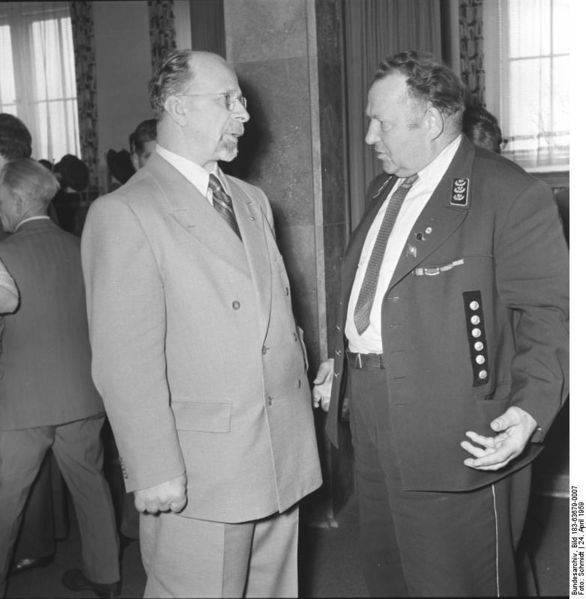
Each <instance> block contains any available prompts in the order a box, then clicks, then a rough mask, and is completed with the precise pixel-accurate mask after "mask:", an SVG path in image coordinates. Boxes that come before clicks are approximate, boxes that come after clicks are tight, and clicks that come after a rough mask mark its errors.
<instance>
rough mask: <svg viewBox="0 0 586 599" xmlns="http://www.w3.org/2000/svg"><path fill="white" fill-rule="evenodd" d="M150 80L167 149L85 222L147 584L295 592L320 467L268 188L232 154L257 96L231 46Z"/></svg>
mask: <svg viewBox="0 0 586 599" xmlns="http://www.w3.org/2000/svg"><path fill="white" fill-rule="evenodd" d="M150 93H151V104H152V106H153V108H154V110H155V113H156V115H157V117H158V124H157V139H158V143H157V147H156V152H155V153H154V154H153V155H152V156H151V157H150V159H149V161H148V162H147V164H146V166H144V168H142V169H141V170H140V171H138V172H137V173H136V175H134V176H133V177H132V179H131V180H130V181H128V183H127V184H126V185H124V186H123V187H121V188H120V189H117V190H116V191H115V192H114V193H111V194H109V195H107V196H104V197H102V198H100V199H99V200H97V201H96V202H95V203H94V204H93V205H92V208H91V209H90V212H89V215H88V218H87V221H86V225H85V229H84V233H83V237H82V261H83V267H84V275H85V280H86V288H87V297H88V311H89V322H90V339H91V344H92V353H93V375H94V380H95V382H96V385H97V387H98V390H99V391H100V393H101V394H102V396H103V397H104V402H105V405H106V411H107V413H108V417H109V420H110V423H111V425H112V430H113V432H114V436H115V439H116V443H117V446H118V449H119V452H120V456H121V460H122V462H123V473H124V476H125V479H126V487H127V489H128V490H129V491H134V492H135V505H136V508H137V509H138V510H139V511H141V512H143V513H142V514H141V522H140V544H141V551H142V557H143V563H144V566H145V569H146V572H147V584H146V589H145V596H147V597H221V596H223V597H243V596H250V597H253V596H254V597H283V596H295V595H296V594H297V534H298V502H299V500H300V499H301V498H302V497H304V496H305V495H307V494H308V493H311V492H312V491H313V490H315V489H316V488H318V487H319V486H320V484H321V474H320V468H319V463H318V455H317V449H316V440H315V431H314V423H313V416H312V413H311V398H310V394H309V386H308V382H307V379H306V364H305V359H304V347H303V342H302V339H301V336H300V331H299V330H298V328H297V326H296V324H295V321H294V319H293V314H292V311H291V289H290V285H289V281H288V279H287V274H286V272H285V268H284V265H283V260H282V258H281V255H280V253H279V250H278V248H277V245H276V243H275V238H274V233H273V223H272V216H271V210H270V206H269V203H268V201H267V198H266V196H265V195H264V194H263V192H262V191H261V190H260V189H258V188H256V187H253V186H252V185H249V184H247V183H244V182H243V181H240V180H238V179H235V178H233V177H228V176H225V175H224V174H223V173H222V171H221V170H220V169H219V167H218V164H217V163H218V161H220V160H224V161H230V160H232V159H233V158H234V157H235V156H236V153H237V143H238V137H239V136H240V135H242V133H243V132H244V124H245V123H246V121H248V119H249V115H248V112H247V111H246V100H245V98H243V97H242V95H241V92H240V88H239V85H238V80H237V78H236V75H235V73H234V71H233V70H232V68H231V67H230V66H229V65H228V64H227V63H226V62H225V60H224V59H223V58H221V57H219V56H217V55H215V54H209V53H203V52H193V51H190V50H182V51H176V52H173V53H171V54H170V55H169V56H168V57H167V58H166V59H165V60H164V61H163V62H162V64H161V66H160V68H159V70H158V72H157V73H156V74H155V75H154V77H153V80H152V81H151V84H150Z"/></svg>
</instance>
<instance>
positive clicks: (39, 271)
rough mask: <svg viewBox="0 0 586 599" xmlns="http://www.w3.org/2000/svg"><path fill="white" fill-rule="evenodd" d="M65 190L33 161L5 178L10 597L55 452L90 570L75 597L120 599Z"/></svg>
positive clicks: (0, 569) (1, 371)
mask: <svg viewBox="0 0 586 599" xmlns="http://www.w3.org/2000/svg"><path fill="white" fill-rule="evenodd" d="M57 188H58V182H57V180H56V179H55V177H54V175H53V174H52V173H50V172H49V171H48V170H47V169H46V168H45V167H43V166H41V165H40V164H38V163H37V162H35V161H34V160H31V159H19V160H12V161H10V162H8V163H6V164H5V165H4V167H3V168H2V170H1V171H0V219H1V220H2V224H3V226H4V228H5V230H6V231H8V232H11V233H12V235H10V236H9V237H7V238H6V239H5V240H4V241H2V242H1V243H0V259H1V260H2V261H3V262H4V264H5V265H6V268H7V270H8V272H9V273H10V274H11V275H12V277H13V278H14V280H15V281H16V285H17V287H18V291H19V294H20V303H19V305H18V307H17V309H16V310H15V312H14V313H13V314H10V315H5V316H4V328H3V332H2V351H1V353H0V398H1V400H0V456H1V459H0V505H1V506H2V510H1V511H0V597H1V596H3V595H4V590H5V586H6V578H7V574H8V568H9V564H10V558H11V553H12V549H13V547H14V543H15V540H16V537H17V535H18V529H19V526H20V523H21V519H22V513H23V509H24V506H25V503H26V500H27V496H28V493H29V490H30V487H31V485H32V483H33V481H34V479H35V477H36V475H37V473H38V471H39V468H40V466H41V463H42V461H43V459H44V457H45V455H46V453H47V451H48V450H49V449H52V451H53V453H54V455H55V457H56V460H57V463H58V464H59V468H60V470H61V473H62V474H63V476H64V478H65V481H66V482H67V486H68V488H69V491H70V493H71V496H72V499H73V503H74V505H75V512H76V515H77V518H78V523H79V528H80V535H81V561H82V564H83V572H82V571H80V570H71V571H69V572H67V573H66V575H65V577H64V583H65V585H66V586H67V587H68V588H70V589H75V590H82V589H90V590H93V591H95V592H96V593H97V594H98V595H99V596H104V597H109V596H114V595H116V594H118V593H119V587H120V584H119V579H120V572H119V565H118V547H117V543H118V541H117V535H116V526H115V522H114V511H113V507H112V500H111V497H110V491H109V488H108V485H107V483H106V480H105V478H104V476H103V473H102V444H101V440H100V429H101V428H102V425H103V422H104V407H103V404H102V400H101V398H100V396H99V395H98V392H97V391H96V389H95V387H94V385H93V383H92V380H91V373H90V346H89V338H88V327H87V315H86V307H85V292H84V285H83V278H82V271H81V254H80V247H79V245H80V242H79V239H78V238H77V237H75V236H73V235H71V234H69V233H67V232H65V231H63V230H62V229H60V228H59V227H58V226H57V225H56V224H55V223H53V222H52V221H51V220H50V219H49V217H48V216H47V213H46V210H47V206H48V204H49V202H50V200H51V198H52V197H53V196H54V195H55V192H56V191H57Z"/></svg>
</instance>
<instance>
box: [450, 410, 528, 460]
mask: <svg viewBox="0 0 586 599" xmlns="http://www.w3.org/2000/svg"><path fill="white" fill-rule="evenodd" d="M490 428H492V430H493V431H495V432H496V433H498V434H497V435H495V436H494V437H484V436H483V435H479V434H478V433H475V432H472V431H468V432H467V433H466V436H467V437H468V439H470V441H472V443H471V442H470V441H468V440H467V441H462V443H460V446H461V447H462V448H463V449H465V450H466V451H467V452H468V453H470V454H472V455H473V456H474V457H473V458H467V459H465V460H464V464H465V465H466V466H469V467H470V468H475V469H476V470H500V469H501V468H504V467H505V466H506V465H507V464H508V463H509V462H510V461H511V460H513V459H514V458H516V457H517V456H518V455H520V454H521V453H522V452H523V450H524V449H525V446H526V445H527V442H528V441H529V438H530V437H531V435H532V434H533V432H534V431H535V429H536V428H537V422H536V421H535V419H534V418H533V416H531V414H529V413H527V412H525V410H522V409H521V408H518V407H516V406H512V407H510V408H509V409H508V410H507V411H506V412H505V413H504V414H502V415H501V416H499V417H498V418H495V419H494V420H493V421H492V422H491V423H490Z"/></svg>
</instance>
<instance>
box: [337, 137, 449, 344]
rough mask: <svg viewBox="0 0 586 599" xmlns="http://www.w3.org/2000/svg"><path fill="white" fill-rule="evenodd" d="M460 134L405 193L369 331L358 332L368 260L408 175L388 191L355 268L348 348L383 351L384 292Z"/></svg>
mask: <svg viewBox="0 0 586 599" xmlns="http://www.w3.org/2000/svg"><path fill="white" fill-rule="evenodd" d="M460 140H461V135H459V136H458V137H457V138H456V139H454V141H452V142H451V143H450V144H448V145H447V146H446V147H445V148H444V149H443V150H442V152H441V153H440V154H439V155H438V156H437V157H436V158H435V159H434V160H433V161H432V162H431V163H429V164H428V165H427V166H426V167H425V168H423V169H422V170H421V171H419V172H418V173H417V174H418V175H419V178H418V179H417V181H415V183H414V184H413V186H412V187H411V189H410V190H409V192H408V193H407V196H406V197H405V200H404V202H403V205H402V206H401V209H400V211H399V214H398V215H397V220H396V221H395V225H394V227H393V230H392V233H391V236H390V237H389V241H388V243H387V248H386V250H385V255H384V258H383V263H382V265H381V270H380V273H379V278H378V283H377V287H376V293H375V296H374V302H373V304H372V311H371V313H370V324H369V326H368V328H367V329H366V331H364V333H363V334H362V335H359V334H358V331H357V330H356V325H355V324H354V310H355V308H356V301H357V300H358V294H359V293H360V288H361V287H362V281H363V280H364V275H365V273H366V268H367V266H368V261H369V260H370V255H371V254H372V250H373V248H374V243H375V241H376V238H377V235H378V232H379V229H380V227H381V224H382V220H383V217H384V215H385V212H386V210H387V205H388V203H389V198H390V197H391V195H392V194H393V192H394V191H395V190H396V189H398V188H399V186H400V185H401V184H402V183H403V181H404V180H405V179H403V178H400V179H398V180H397V181H396V183H395V185H394V186H393V188H392V189H391V190H390V191H389V194H388V195H387V198H386V199H385V201H384V202H383V204H382V206H381V207H380V210H379V211H378V214H377V215H376V217H375V218H374V220H373V221H372V225H371V226H370V229H369V231H368V234H367V236H366V240H365V241H364V246H363V248H362V253H361V255H360V260H359V262H358V267H357V269H356V275H355V277H354V284H353V286H352V291H351V293H350V302H349V304H348V313H347V316H346V327H345V333H346V337H347V339H348V349H349V350H350V351H351V352H357V353H363V354H382V352H383V342H382V335H381V331H382V326H381V309H382V302H383V297H384V295H385V293H386V292H387V289H388V287H389V283H390V282H391V278H392V277H393V273H394V272H395V268H396V267H397V263H398V262H399V258H400V257H401V253H402V252H403V248H404V247H405V243H406V242H407V238H408V237H409V234H410V233H411V230H412V229H413V225H414V224H415V222H416V221H417V219H418V218H419V215H420V214H421V211H422V210H423V209H424V208H425V205H426V204H427V202H428V200H429V198H430V197H431V196H432V194H433V192H434V191H435V188H436V187H437V185H438V183H439V182H440V180H441V178H442V177H443V176H444V174H445V173H446V171H447V170H448V167H449V166H450V163H451V162H452V159H453V158H454V156H455V154H456V151H457V149H458V147H459V145H460Z"/></svg>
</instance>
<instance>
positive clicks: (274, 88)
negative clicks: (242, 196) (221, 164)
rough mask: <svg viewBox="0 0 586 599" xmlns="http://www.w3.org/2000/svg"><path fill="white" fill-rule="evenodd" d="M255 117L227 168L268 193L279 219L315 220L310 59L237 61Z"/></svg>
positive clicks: (244, 88)
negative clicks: (308, 75) (234, 157)
mask: <svg viewBox="0 0 586 599" xmlns="http://www.w3.org/2000/svg"><path fill="white" fill-rule="evenodd" d="M235 68H236V71H237V74H238V78H239V81H240V87H241V89H242V91H243V93H244V95H245V96H246V97H247V99H248V106H249V112H250V115H251V121H250V122H249V123H248V124H247V125H246V132H245V134H244V137H243V138H242V139H241V140H240V144H239V147H240V150H239V155H238V157H237V158H236V159H235V160H234V162H233V163H232V164H231V165H229V166H228V167H227V168H226V170H229V171H230V172H231V173H233V174H235V175H236V176H239V177H242V178H243V179H246V180H248V181H250V182H251V183H255V184H258V185H259V186H260V187H262V188H263V190H264V191H265V192H266V194H267V196H268V197H269V200H270V201H271V205H272V206H273V211H274V214H275V219H276V220H277V221H278V222H283V223H287V224H311V223H313V222H314V197H313V175H312V161H311V151H312V144H311V134H312V131H311V120H310V114H309V89H308V84H307V61H306V60H305V59H301V58H290V59H278V60H272V59H267V60H264V61H262V62H254V63H236V64H235Z"/></svg>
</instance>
